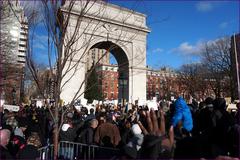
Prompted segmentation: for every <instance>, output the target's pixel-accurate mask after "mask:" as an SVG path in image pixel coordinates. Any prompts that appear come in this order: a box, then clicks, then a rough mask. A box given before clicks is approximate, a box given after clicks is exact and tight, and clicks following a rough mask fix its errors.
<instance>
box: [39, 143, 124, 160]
mask: <svg viewBox="0 0 240 160" xmlns="http://www.w3.org/2000/svg"><path fill="white" fill-rule="evenodd" d="M39 152H40V159H41V160H48V159H53V158H54V156H53V145H50V146H46V147H42V148H40V149H39ZM119 154H120V152H119V149H116V148H109V147H101V146H97V145H88V144H82V143H75V142H67V141H61V142H59V151H58V159H64V160H72V159H76V160H77V159H85V160H87V159H88V160H90V159H115V158H116V157H118V156H119Z"/></svg>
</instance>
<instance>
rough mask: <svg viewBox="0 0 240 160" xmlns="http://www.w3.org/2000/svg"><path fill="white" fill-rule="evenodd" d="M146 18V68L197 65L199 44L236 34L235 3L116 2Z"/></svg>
mask: <svg viewBox="0 0 240 160" xmlns="http://www.w3.org/2000/svg"><path fill="white" fill-rule="evenodd" d="M111 2H112V3H114V4H118V5H120V6H124V7H127V8H129V9H135V10H137V11H139V12H142V13H145V14H146V15H147V24H148V27H149V28H150V29H151V33H150V34H149V35H148V39H147V64H148V65H149V66H152V67H153V68H158V67H161V66H169V67H173V68H178V67H180V66H181V65H182V64H185V63H192V62H196V61H199V52H200V49H201V47H202V44H203V42H206V41H210V40H212V41H214V40H216V39H217V38H220V37H223V36H229V35H232V34H233V33H234V32H235V33H238V32H239V14H240V13H239V7H240V6H239V2H238V1H160V0H159V1H152V0H149V1H147V0H145V1H144V0H138V1H133V0H132V1H119V0H112V1H111Z"/></svg>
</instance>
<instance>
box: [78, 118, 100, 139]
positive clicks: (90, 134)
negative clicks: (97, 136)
mask: <svg viewBox="0 0 240 160" xmlns="http://www.w3.org/2000/svg"><path fill="white" fill-rule="evenodd" d="M97 126H98V120H96V119H92V120H91V121H90V122H89V126H88V127H87V128H86V129H84V130H83V131H82V132H81V133H80V135H79V137H78V141H79V142H80V143H84V144H93V143H94V132H95V129H96V128H97Z"/></svg>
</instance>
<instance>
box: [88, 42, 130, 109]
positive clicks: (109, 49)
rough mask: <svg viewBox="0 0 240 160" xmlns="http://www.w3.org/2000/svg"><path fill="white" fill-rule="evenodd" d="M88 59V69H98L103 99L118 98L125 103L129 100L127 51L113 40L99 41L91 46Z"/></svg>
mask: <svg viewBox="0 0 240 160" xmlns="http://www.w3.org/2000/svg"><path fill="white" fill-rule="evenodd" d="M86 61H87V63H86V64H87V69H86V71H89V70H90V69H91V68H92V66H94V68H95V70H96V74H97V85H98V93H99V94H102V95H101V96H100V97H101V98H102V100H105V101H109V100H110V101H112V100H118V103H121V105H125V104H126V102H128V101H129V60H128V57H127V54H126V53H125V51H124V50H123V49H122V48H121V47H120V46H119V45H117V44H115V43H113V42H110V41H103V42H99V43H96V44H94V45H93V46H92V47H91V48H90V50H89V52H88V55H87V59H86Z"/></svg>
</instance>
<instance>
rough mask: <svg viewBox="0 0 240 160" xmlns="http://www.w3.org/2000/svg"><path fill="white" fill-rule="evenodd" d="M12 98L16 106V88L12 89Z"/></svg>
mask: <svg viewBox="0 0 240 160" xmlns="http://www.w3.org/2000/svg"><path fill="white" fill-rule="evenodd" d="M12 98H13V104H16V90H15V87H13V89H12Z"/></svg>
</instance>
